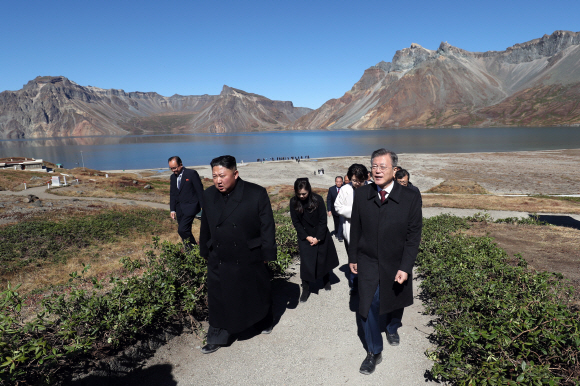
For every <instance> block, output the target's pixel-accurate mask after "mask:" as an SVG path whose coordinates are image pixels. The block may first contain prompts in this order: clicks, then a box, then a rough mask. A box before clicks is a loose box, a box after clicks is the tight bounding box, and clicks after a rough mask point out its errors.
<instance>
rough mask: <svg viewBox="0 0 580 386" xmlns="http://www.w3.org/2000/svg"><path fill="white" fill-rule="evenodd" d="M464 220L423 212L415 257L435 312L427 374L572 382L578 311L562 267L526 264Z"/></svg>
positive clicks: (485, 381) (576, 373)
mask: <svg viewBox="0 0 580 386" xmlns="http://www.w3.org/2000/svg"><path fill="white" fill-rule="evenodd" d="M466 227H468V224H467V221H466V220H464V219H460V218H457V217H453V216H449V215H442V216H438V217H434V218H431V219H428V220H425V222H424V226H423V241H422V243H421V247H420V253H419V256H418V259H417V265H418V270H419V273H420V274H421V275H422V277H423V283H422V285H421V286H422V289H423V294H424V295H426V298H427V301H426V304H427V310H428V312H431V313H432V314H434V315H436V319H435V334H434V338H435V341H436V343H437V348H436V349H434V350H433V351H428V352H427V355H428V356H429V358H431V359H432V360H433V361H434V362H435V364H434V365H433V368H432V375H433V376H434V377H436V378H439V379H441V380H444V381H447V382H450V383H451V384H456V385H516V384H525V385H577V384H578V383H579V381H580V364H579V362H578V360H579V351H580V316H579V314H578V311H577V310H575V309H574V308H573V307H571V303H570V297H571V296H570V295H571V291H572V288H571V287H569V286H568V285H567V283H566V282H565V281H564V280H563V279H562V275H560V274H556V273H548V272H532V271H530V270H528V269H527V268H526V262H525V260H524V259H522V258H521V257H519V264H518V265H517V266H511V265H509V264H508V256H507V254H506V252H505V251H504V250H502V249H501V248H499V247H497V246H496V245H495V243H494V242H493V240H492V239H490V238H487V237H468V236H466V235H463V234H461V233H460V232H457V231H458V230H459V229H462V228H466Z"/></svg>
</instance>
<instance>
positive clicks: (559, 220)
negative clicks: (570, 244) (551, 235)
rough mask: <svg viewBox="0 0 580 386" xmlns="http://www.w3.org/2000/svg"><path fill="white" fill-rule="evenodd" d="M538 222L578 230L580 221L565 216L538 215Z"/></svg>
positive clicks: (531, 216)
mask: <svg viewBox="0 0 580 386" xmlns="http://www.w3.org/2000/svg"><path fill="white" fill-rule="evenodd" d="M534 217H535V216H533V215H530V218H534ZM538 220H540V221H545V222H547V223H548V224H552V225H557V226H561V227H568V228H574V229H580V221H578V220H576V219H575V218H572V217H570V216H566V215H563V216H559V215H549V214H540V215H538Z"/></svg>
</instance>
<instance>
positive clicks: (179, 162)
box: [167, 155, 183, 166]
mask: <svg viewBox="0 0 580 386" xmlns="http://www.w3.org/2000/svg"><path fill="white" fill-rule="evenodd" d="M171 161H175V162H177V166H181V165H183V163H182V162H181V158H179V157H178V156H176V155H174V156H173V157H169V159H168V160H167V163H170V162H171Z"/></svg>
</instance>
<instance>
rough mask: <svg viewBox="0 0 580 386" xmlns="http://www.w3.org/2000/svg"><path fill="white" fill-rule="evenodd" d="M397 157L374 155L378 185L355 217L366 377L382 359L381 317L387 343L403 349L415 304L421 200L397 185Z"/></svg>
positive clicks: (352, 256) (363, 190)
mask: <svg viewBox="0 0 580 386" xmlns="http://www.w3.org/2000/svg"><path fill="white" fill-rule="evenodd" d="M397 160H398V157H397V154H395V153H394V152H392V151H389V150H385V149H379V150H376V151H374V152H373V154H372V156H371V169H372V174H373V178H374V183H371V184H368V185H365V186H363V187H360V188H359V189H358V190H357V193H356V195H355V197H354V203H353V207H352V216H351V228H350V244H349V250H348V257H349V266H350V269H351V271H352V272H353V273H355V274H358V278H359V279H358V290H359V294H360V302H359V310H358V316H359V318H360V321H361V324H362V327H363V330H364V336H365V341H366V346H367V350H368V353H367V357H366V358H365V360H364V361H363V363H362V365H361V367H360V372H361V373H363V374H371V373H373V372H374V371H375V366H376V365H377V364H379V363H380V362H381V360H382V355H381V353H382V351H383V338H382V336H381V330H382V327H383V326H381V325H380V323H379V315H382V314H387V326H386V330H387V331H386V333H387V341H388V342H389V344H390V345H392V346H397V345H398V344H399V334H398V333H397V329H398V328H399V327H400V326H401V319H402V317H403V310H404V307H408V306H410V305H411V304H413V278H412V272H413V265H414V264H415V259H416V258H417V253H418V250H419V242H420V241H421V228H422V221H423V218H422V214H421V195H420V194H419V193H418V192H417V191H416V190H413V189H410V188H408V187H405V186H402V185H400V184H398V183H396V182H395V181H394V178H395V171H394V170H393V168H394V167H395V166H397Z"/></svg>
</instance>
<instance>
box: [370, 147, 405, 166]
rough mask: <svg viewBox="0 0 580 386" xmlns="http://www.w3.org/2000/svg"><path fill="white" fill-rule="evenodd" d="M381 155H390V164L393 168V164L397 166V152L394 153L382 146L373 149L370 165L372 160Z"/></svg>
mask: <svg viewBox="0 0 580 386" xmlns="http://www.w3.org/2000/svg"><path fill="white" fill-rule="evenodd" d="M383 155H389V156H390V157H391V166H392V167H393V168H394V167H395V166H397V162H398V161H399V156H398V155H397V153H395V152H394V151H391V150H387V149H384V148H383V149H378V150H375V151H373V154H372V155H371V165H372V163H373V160H374V159H375V158H377V157H380V156H383Z"/></svg>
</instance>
